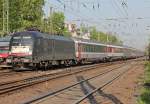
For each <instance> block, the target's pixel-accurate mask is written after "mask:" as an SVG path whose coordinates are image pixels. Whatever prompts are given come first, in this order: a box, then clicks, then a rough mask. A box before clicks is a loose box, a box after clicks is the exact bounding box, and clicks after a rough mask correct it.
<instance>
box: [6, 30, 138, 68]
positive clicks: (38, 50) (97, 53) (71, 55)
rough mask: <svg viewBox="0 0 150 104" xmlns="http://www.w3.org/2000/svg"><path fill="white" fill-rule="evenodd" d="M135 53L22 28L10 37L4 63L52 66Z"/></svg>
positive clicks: (22, 65)
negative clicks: (7, 56) (6, 57)
mask: <svg viewBox="0 0 150 104" xmlns="http://www.w3.org/2000/svg"><path fill="white" fill-rule="evenodd" d="M136 52H137V51H135V50H134V51H133V49H131V48H127V47H124V46H116V45H107V44H102V43H99V42H94V41H90V40H84V39H76V38H65V37H62V36H54V35H49V34H46V33H41V32H37V31H24V32H17V33H14V35H13V36H12V38H11V40H10V56H9V58H8V59H7V63H8V64H11V65H12V66H13V67H32V68H34V67H36V68H39V67H42V68H43V67H45V68H47V67H50V66H52V65H66V66H68V65H75V64H78V63H85V62H95V61H112V60H118V59H128V58H131V57H132V58H136V55H137V54H136ZM133 53H134V56H133Z"/></svg>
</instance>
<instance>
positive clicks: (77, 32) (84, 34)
mask: <svg viewBox="0 0 150 104" xmlns="http://www.w3.org/2000/svg"><path fill="white" fill-rule="evenodd" d="M65 27H66V28H67V29H68V30H69V32H70V33H71V36H72V37H76V38H83V39H90V32H89V31H82V30H81V29H80V28H77V25H76V24H74V23H66V24H65Z"/></svg>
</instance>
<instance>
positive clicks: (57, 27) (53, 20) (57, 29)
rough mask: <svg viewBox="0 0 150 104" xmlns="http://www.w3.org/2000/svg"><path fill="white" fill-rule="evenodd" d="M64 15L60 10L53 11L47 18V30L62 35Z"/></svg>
mask: <svg viewBox="0 0 150 104" xmlns="http://www.w3.org/2000/svg"><path fill="white" fill-rule="evenodd" d="M64 21H65V16H64V14H63V13H62V12H54V13H53V14H52V15H51V16H50V17H49V18H48V24H49V32H50V33H54V34H59V35H63V33H65V31H66V29H65V23H64Z"/></svg>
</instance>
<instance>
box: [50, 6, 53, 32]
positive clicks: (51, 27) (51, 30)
mask: <svg viewBox="0 0 150 104" xmlns="http://www.w3.org/2000/svg"><path fill="white" fill-rule="evenodd" d="M52 14H53V7H51V6H50V17H51V18H50V33H51V34H52V33H53V23H52V22H53V21H52Z"/></svg>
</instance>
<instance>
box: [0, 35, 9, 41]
mask: <svg viewBox="0 0 150 104" xmlns="http://www.w3.org/2000/svg"><path fill="white" fill-rule="evenodd" d="M10 39H11V36H5V37H2V38H0V42H9V41H10Z"/></svg>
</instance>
